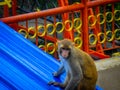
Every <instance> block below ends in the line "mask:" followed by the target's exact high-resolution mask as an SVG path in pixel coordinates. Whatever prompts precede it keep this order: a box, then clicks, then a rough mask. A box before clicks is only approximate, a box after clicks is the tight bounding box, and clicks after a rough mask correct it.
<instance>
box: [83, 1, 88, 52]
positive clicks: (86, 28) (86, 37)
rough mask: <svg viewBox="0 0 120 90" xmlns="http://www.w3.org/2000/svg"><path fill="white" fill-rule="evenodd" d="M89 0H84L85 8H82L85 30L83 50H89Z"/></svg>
mask: <svg viewBox="0 0 120 90" xmlns="http://www.w3.org/2000/svg"><path fill="white" fill-rule="evenodd" d="M87 2H88V0H82V3H83V4H84V8H83V10H82V23H83V25H82V32H83V50H84V51H85V52H89V36H88V35H89V33H88V7H87Z"/></svg>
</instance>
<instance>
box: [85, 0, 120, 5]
mask: <svg viewBox="0 0 120 90" xmlns="http://www.w3.org/2000/svg"><path fill="white" fill-rule="evenodd" d="M115 2H120V0H95V1H90V2H87V6H88V7H95V6H98V5H104V4H109V3H115Z"/></svg>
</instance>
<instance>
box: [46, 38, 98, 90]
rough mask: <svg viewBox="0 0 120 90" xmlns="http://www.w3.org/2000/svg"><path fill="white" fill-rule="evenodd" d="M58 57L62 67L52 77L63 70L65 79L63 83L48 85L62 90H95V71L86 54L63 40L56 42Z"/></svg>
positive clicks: (70, 42) (71, 43)
mask: <svg viewBox="0 0 120 90" xmlns="http://www.w3.org/2000/svg"><path fill="white" fill-rule="evenodd" d="M58 55H59V58H60V61H61V63H62V65H61V66H60V68H59V69H58V71H57V72H54V73H53V76H59V75H60V74H61V73H62V72H63V70H65V72H66V78H65V81H64V82H63V83H59V82H54V81H50V82H49V83H48V84H49V85H54V86H58V87H61V88H64V90H95V86H96V81H97V70H96V66H95V64H94V61H93V59H92V58H91V57H90V56H89V55H88V54H87V53H86V52H84V51H82V50H80V49H78V48H77V47H75V46H74V43H73V42H72V41H70V40H68V39H64V40H61V41H59V42H58ZM76 88H77V89H76Z"/></svg>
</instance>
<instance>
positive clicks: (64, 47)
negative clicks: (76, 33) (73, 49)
mask: <svg viewBox="0 0 120 90" xmlns="http://www.w3.org/2000/svg"><path fill="white" fill-rule="evenodd" d="M62 49H63V50H70V48H65V47H62Z"/></svg>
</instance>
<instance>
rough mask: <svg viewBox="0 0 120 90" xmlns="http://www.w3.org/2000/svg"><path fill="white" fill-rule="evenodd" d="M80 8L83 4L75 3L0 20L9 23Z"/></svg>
mask: <svg viewBox="0 0 120 90" xmlns="http://www.w3.org/2000/svg"><path fill="white" fill-rule="evenodd" d="M82 8H84V5H83V4H76V5H70V6H64V7H58V8H54V9H48V10H44V11H40V12H32V13H27V14H22V15H17V16H11V17H6V18H1V19H0V20H1V21H3V22H4V23H7V24H10V23H15V22H19V21H25V20H30V19H35V18H40V17H46V16H51V15H56V14H58V13H67V12H71V11H75V10H79V9H82Z"/></svg>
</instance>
